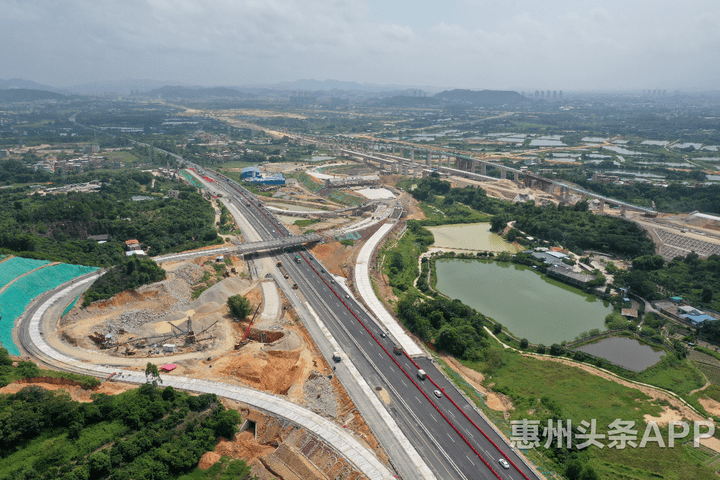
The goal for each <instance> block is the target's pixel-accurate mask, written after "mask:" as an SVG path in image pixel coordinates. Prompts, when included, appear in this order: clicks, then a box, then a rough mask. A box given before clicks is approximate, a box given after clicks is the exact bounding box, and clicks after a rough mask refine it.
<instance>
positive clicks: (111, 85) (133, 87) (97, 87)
mask: <svg viewBox="0 0 720 480" xmlns="http://www.w3.org/2000/svg"><path fill="white" fill-rule="evenodd" d="M165 85H180V86H183V87H188V86H190V85H189V84H187V83H183V82H178V81H174V80H173V81H170V80H165V81H161V80H148V79H137V78H126V79H123V80H112V81H108V80H103V81H97V82H90V83H84V84H82V85H74V86H72V87H68V88H67V89H66V90H67V91H70V92H73V93H79V94H81V95H104V94H107V93H115V94H117V95H127V94H128V93H130V92H131V91H136V92H147V91H149V90H152V89H155V88H160V87H164V86H165Z"/></svg>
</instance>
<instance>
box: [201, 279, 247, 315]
mask: <svg viewBox="0 0 720 480" xmlns="http://www.w3.org/2000/svg"><path fill="white" fill-rule="evenodd" d="M248 286H249V284H248V282H247V281H246V280H243V279H242V278H239V277H230V278H226V279H224V280H222V281H221V282H218V283H216V284H215V285H213V286H212V287H210V288H208V289H207V290H205V291H204V292H203V293H201V294H200V296H199V297H198V298H197V300H195V301H194V302H193V305H194V306H195V308H196V309H199V308H200V306H202V305H205V304H206V303H213V302H214V303H217V304H219V305H223V304H225V303H226V302H227V299H228V297H231V296H233V295H237V294H238V292H241V291H243V290H245V289H246V288H248Z"/></svg>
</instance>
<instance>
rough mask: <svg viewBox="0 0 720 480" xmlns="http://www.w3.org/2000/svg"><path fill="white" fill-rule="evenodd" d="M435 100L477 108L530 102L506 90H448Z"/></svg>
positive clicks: (439, 94)
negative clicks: (475, 106)
mask: <svg viewBox="0 0 720 480" xmlns="http://www.w3.org/2000/svg"><path fill="white" fill-rule="evenodd" d="M435 98H437V99H440V100H443V101H446V102H450V103H466V104H471V105H477V106H485V105H487V106H491V105H505V104H512V103H527V102H528V101H529V100H528V99H527V98H525V97H523V96H522V95H520V94H519V93H518V92H513V91H506V90H480V91H475V90H446V91H444V92H440V93H438V94H436V95H435Z"/></svg>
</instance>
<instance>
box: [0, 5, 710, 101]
mask: <svg viewBox="0 0 720 480" xmlns="http://www.w3.org/2000/svg"><path fill="white" fill-rule="evenodd" d="M0 11H2V12H3V14H2V16H0V65H2V66H3V71H2V72H1V73H2V75H3V76H4V77H10V76H18V77H24V78H29V79H32V80H36V81H41V82H45V83H50V84H54V85H61V86H62V85H71V84H77V83H84V82H87V81H93V80H98V79H117V78H127V77H136V78H157V79H167V80H177V81H184V82H190V83H198V84H208V85H222V84H224V85H238V84H246V83H259V82H273V81H286V80H295V79H297V78H313V77H315V78H319V79H324V78H335V79H340V80H356V81H361V82H373V83H396V84H410V85H412V84H426V85H427V84H436V85H455V86H458V87H465V88H506V86H507V85H525V86H527V88H545V89H546V88H550V87H551V86H552V87H553V89H565V90H568V89H572V88H576V89H582V88H597V87H601V88H602V87H605V88H650V87H649V86H647V85H648V83H649V82H654V85H657V87H658V88H659V87H663V88H680V87H683V86H687V87H698V88H718V85H717V79H718V78H720V75H718V74H719V73H720V62H718V61H717V60H718V58H717V57H718V53H717V52H718V51H720V30H718V29H717V25H718V22H719V21H720V18H719V13H718V7H717V6H716V2H715V1H714V0H685V1H684V2H683V3H682V4H678V3H677V2H673V1H671V0H656V1H655V2H653V3H644V2H643V3H637V4H636V3H634V2H626V1H620V0H594V1H590V0H575V1H571V0H552V1H551V0H548V1H546V2H537V1H530V0H509V1H500V0H484V1H479V0H448V2H443V3H442V4H441V3H439V2H434V1H433V2H430V1H427V0H416V1H411V0H386V1H384V2H375V1H371V0H355V1H350V0H214V1H213V2H204V1H199V0H173V1H169V0H167V1H160V0H156V1H155V0H123V1H109V2H98V1H89V0H66V1H63V2H57V1H51V0H36V1H33V2H26V1H22V0H17V1H16V0H0ZM693 70H696V71H697V74H693Z"/></svg>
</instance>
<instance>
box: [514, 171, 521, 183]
mask: <svg viewBox="0 0 720 480" xmlns="http://www.w3.org/2000/svg"><path fill="white" fill-rule="evenodd" d="M519 182H520V172H515V183H519Z"/></svg>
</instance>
